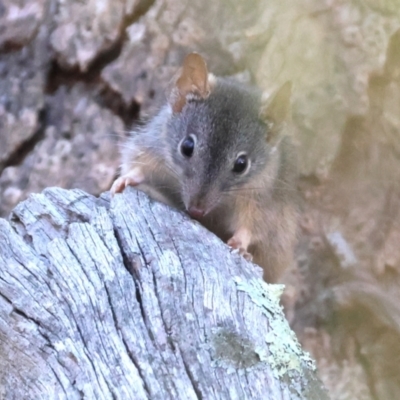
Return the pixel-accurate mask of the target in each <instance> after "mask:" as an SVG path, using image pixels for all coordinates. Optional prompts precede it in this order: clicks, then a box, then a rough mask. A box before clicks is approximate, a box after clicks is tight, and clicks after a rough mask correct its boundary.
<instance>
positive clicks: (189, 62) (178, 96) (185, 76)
mask: <svg viewBox="0 0 400 400" xmlns="http://www.w3.org/2000/svg"><path fill="white" fill-rule="evenodd" d="M209 94H210V82H209V76H208V70H207V65H206V62H205V61H204V59H203V57H202V56H201V55H200V54H197V53H190V54H188V55H187V56H186V57H185V59H184V61H183V65H182V67H181V68H180V70H179V72H178V77H177V79H176V81H175V85H174V87H173V88H172V91H171V95H170V99H169V102H170V104H171V107H172V110H173V112H174V113H179V112H181V111H182V109H183V107H184V106H185V104H186V102H187V100H189V99H206V98H207V97H208V95H209Z"/></svg>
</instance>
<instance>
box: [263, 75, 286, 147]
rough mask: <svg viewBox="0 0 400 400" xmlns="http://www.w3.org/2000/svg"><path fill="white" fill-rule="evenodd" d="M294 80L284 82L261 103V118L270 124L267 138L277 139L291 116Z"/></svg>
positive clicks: (270, 140) (269, 139) (271, 140)
mask: <svg viewBox="0 0 400 400" xmlns="http://www.w3.org/2000/svg"><path fill="white" fill-rule="evenodd" d="M291 94H292V82H291V81H287V82H286V83H284V84H283V85H282V86H281V87H280V88H279V89H278V90H277V91H276V92H275V93H274V94H273V95H272V96H270V98H269V99H268V100H267V101H266V102H264V103H263V104H261V110H260V119H261V120H262V121H264V122H265V123H266V124H267V126H268V132H267V140H268V142H273V141H274V140H276V139H277V138H278V137H279V135H280V133H281V131H282V128H283V126H284V124H285V121H287V120H288V119H289V118H290V98H291Z"/></svg>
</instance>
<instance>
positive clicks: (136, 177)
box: [110, 169, 144, 196]
mask: <svg viewBox="0 0 400 400" xmlns="http://www.w3.org/2000/svg"><path fill="white" fill-rule="evenodd" d="M143 180H144V177H143V174H142V172H141V171H140V170H136V169H135V170H132V171H131V172H129V173H127V174H126V175H123V176H120V177H119V178H117V179H116V180H115V181H114V183H113V184H112V186H111V189H110V192H111V196H114V195H115V194H116V193H121V192H123V191H124V189H125V188H126V187H127V186H137V185H139V184H140V183H142V182H143Z"/></svg>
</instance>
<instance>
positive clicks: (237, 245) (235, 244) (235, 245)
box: [227, 237, 253, 261]
mask: <svg viewBox="0 0 400 400" xmlns="http://www.w3.org/2000/svg"><path fill="white" fill-rule="evenodd" d="M227 245H228V246H230V247H232V249H233V250H234V251H235V250H236V251H238V252H239V254H240V255H241V256H242V257H244V259H245V260H247V261H252V260H253V256H252V255H251V254H250V253H249V252H248V251H247V250H246V249H245V248H244V247H243V246H242V242H241V241H240V240H239V239H238V238H235V237H231V238H230V239H229V240H228V242H227Z"/></svg>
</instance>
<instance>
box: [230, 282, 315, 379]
mask: <svg viewBox="0 0 400 400" xmlns="http://www.w3.org/2000/svg"><path fill="white" fill-rule="evenodd" d="M235 283H236V285H237V288H238V290H240V291H242V292H245V293H246V294H247V295H248V296H249V297H250V299H251V300H252V302H253V303H254V304H256V305H257V306H259V307H260V308H261V310H262V313H263V314H264V315H265V316H266V317H267V318H268V322H269V325H270V330H269V332H268V333H267V335H266V336H265V342H266V343H267V345H268V350H269V354H268V355H267V356H266V357H261V354H262V352H261V351H260V353H259V354H260V359H261V361H266V362H268V364H269V365H270V366H271V368H272V371H273V373H274V375H275V376H276V377H279V378H282V377H283V376H284V375H285V374H287V373H288V372H289V371H294V370H295V371H298V372H299V373H300V374H302V373H303V368H304V367H306V368H308V369H310V370H315V363H314V361H313V360H312V359H311V358H310V356H309V354H308V353H306V352H304V351H303V350H302V349H301V346H300V344H299V342H298V340H297V338H296V336H295V334H294V332H293V331H292V330H291V329H290V326H289V324H288V322H287V320H286V318H285V316H284V314H283V310H282V306H281V305H280V304H279V300H280V297H281V295H282V293H283V290H284V288H285V286H284V285H271V284H268V283H265V282H263V281H261V280H260V279H251V280H248V281H244V280H243V279H241V278H239V277H236V278H235ZM263 358H264V359H263Z"/></svg>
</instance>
